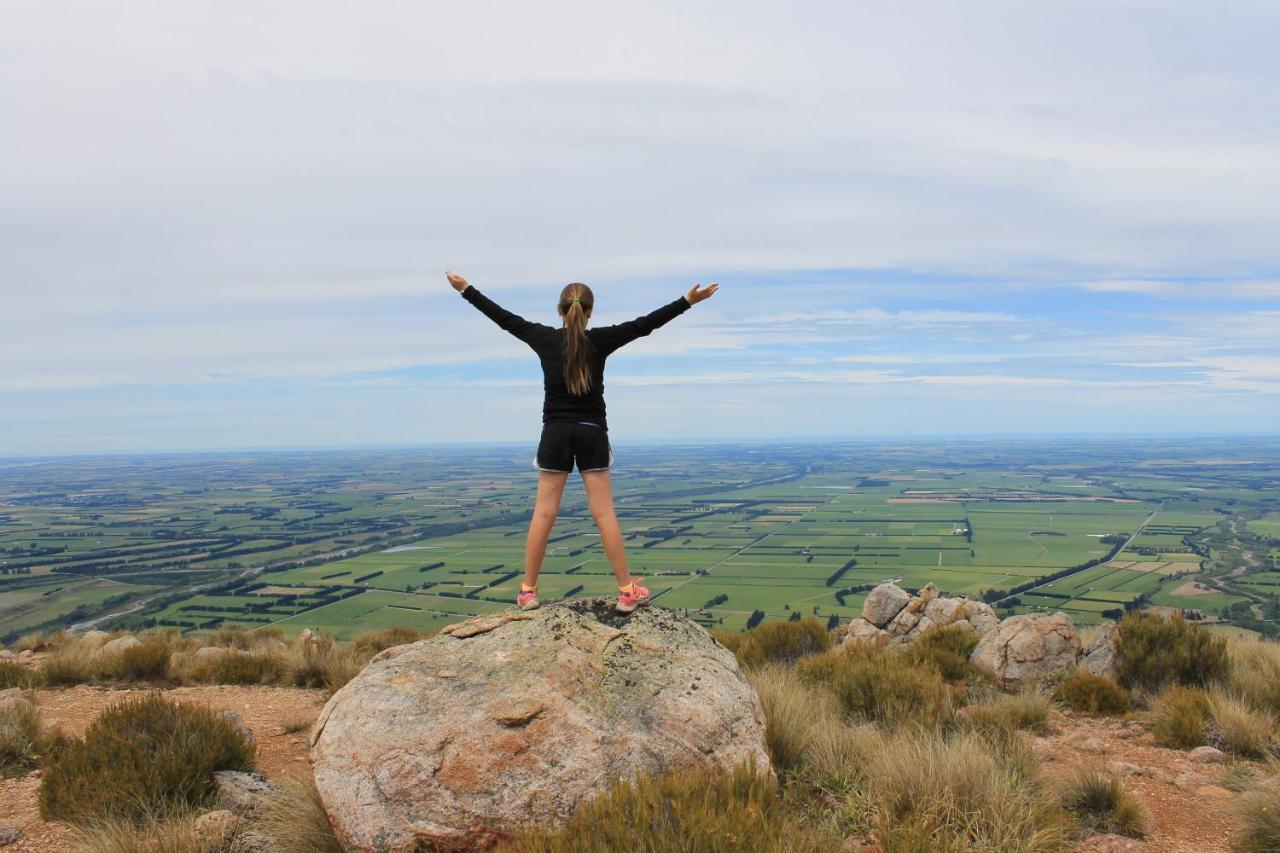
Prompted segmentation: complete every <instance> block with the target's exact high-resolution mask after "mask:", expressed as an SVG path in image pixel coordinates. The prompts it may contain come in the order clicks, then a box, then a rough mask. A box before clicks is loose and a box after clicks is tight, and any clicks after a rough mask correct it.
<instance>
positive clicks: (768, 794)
mask: <svg viewBox="0 0 1280 853" xmlns="http://www.w3.org/2000/svg"><path fill="white" fill-rule="evenodd" d="M840 843H841V839H839V838H838V837H835V836H828V835H825V834H821V833H817V832H814V831H810V830H807V829H806V828H804V827H803V826H800V825H799V824H797V823H796V822H795V821H794V819H793V818H792V814H791V812H790V811H789V810H788V809H787V808H786V804H785V802H784V800H783V798H782V796H781V794H780V793H779V791H778V787H777V784H776V783H775V782H774V781H773V780H772V779H771V778H770V777H769V776H768V775H760V774H757V773H756V772H755V770H754V769H753V768H750V767H740V768H738V769H737V770H735V771H733V772H732V773H724V772H721V771H716V770H713V769H710V768H696V769H689V770H681V771H675V772H672V773H669V774H667V775H664V776H659V777H643V778H640V779H637V780H636V781H635V782H633V783H628V782H622V783H620V784H618V785H616V786H614V787H613V788H611V789H610V790H609V791H608V792H607V793H605V794H604V795H603V796H600V797H598V798H596V799H594V800H591V801H589V802H587V803H586V804H585V805H584V806H583V807H582V808H580V809H579V810H578V813H577V814H576V815H574V816H573V817H572V818H570V819H569V820H568V821H566V822H565V823H564V824H563V825H562V826H560V827H559V828H557V829H555V830H552V831H537V830H534V831H530V832H527V833H524V834H523V835H521V836H519V837H517V838H515V839H513V840H512V841H510V842H508V843H507V844H505V845H503V846H501V847H499V848H498V849H499V850H502V851H506V853H615V851H618V850H651V851H659V850H681V851H689V853H712V851H724V852H725V853H728V851H739V850H741V851H759V853H791V851H798V853H807V851H812V853H817V851H827V850H834V849H838V847H839V846H840Z"/></svg>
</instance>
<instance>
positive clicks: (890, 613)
mask: <svg viewBox="0 0 1280 853" xmlns="http://www.w3.org/2000/svg"><path fill="white" fill-rule="evenodd" d="M910 600H911V594H910V593H908V592H907V591H906V590H905V589H903V588H901V587H900V586H898V585H897V584H893V583H882V584H880V585H879V586H877V587H876V588H875V589H873V590H871V592H870V593H868V594H867V600H866V601H864V602H863V603H862V618H863V619H866V620H867V621H868V622H870V623H871V624H872V625H875V626H876V627H877V628H883V627H884V626H885V625H888V624H889V623H890V622H892V621H893V617H895V616H897V615H898V613H900V612H901V611H902V608H904V607H906V606H907V602H909V601H910Z"/></svg>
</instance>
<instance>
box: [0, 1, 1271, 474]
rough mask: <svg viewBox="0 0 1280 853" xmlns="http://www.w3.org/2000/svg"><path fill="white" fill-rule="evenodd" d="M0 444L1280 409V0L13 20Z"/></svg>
mask: <svg viewBox="0 0 1280 853" xmlns="http://www.w3.org/2000/svg"><path fill="white" fill-rule="evenodd" d="M3 10H4V15H3V16H4V24H3V27H0V364H3V365H4V368H5V369H4V370H3V371H0V455H5V454H30V453H60V452H79V451H100V450H105V451H117V450H168V449H197V448H233V447H280V446H312V445H350V444H358V445H365V444H386V443H393V444H398V443H420V442H456V441H512V442H526V443H530V444H532V443H533V442H535V441H536V437H537V430H538V417H539V408H540V396H541V392H540V385H539V381H540V380H539V377H540V373H539V371H538V367H537V363H536V361H535V360H534V359H533V357H532V355H531V353H530V352H529V351H528V350H527V349H526V348H525V347H524V346H523V345H521V344H520V343H518V342H516V341H514V340H513V339H511V338H509V337H507V336H505V335H504V334H503V333H502V332H501V331H499V330H497V329H496V328H495V327H493V326H492V325H490V324H489V323H488V321H487V320H485V319H484V318H483V317H482V316H481V315H479V314H478V313H477V312H475V311H474V309H472V308H471V307H470V306H469V305H467V304H466V303H465V302H463V301H462V300H461V299H460V298H458V297H457V295H456V294H454V293H453V292H452V291H451V290H450V289H449V288H448V286H447V284H446V283H445V281H444V278H443V275H442V273H443V270H444V269H445V268H446V267H448V266H452V267H454V268H455V269H456V270H458V271H459V272H461V273H463V274H464V275H466V276H468V277H469V278H470V279H471V281H472V282H473V283H475V284H476V285H477V286H478V287H479V288H481V289H482V290H484V291H485V292H486V293H488V294H489V295H491V296H493V297H495V298H496V299H498V300H499V301H500V302H502V303H503V304H505V305H507V307H509V308H511V309H512V310H515V311H517V312H519V313H522V314H525V315H526V316H529V317H530V318H531V319H537V320H540V321H542V322H548V323H550V322H552V321H553V319H554V309H553V303H554V299H555V297H556V295H557V293H558V289H559V288H560V287H561V286H562V285H563V284H564V283H565V282H568V281H574V280H582V281H586V282H588V283H589V284H591V285H592V287H593V288H594V289H595V292H596V297H597V312H596V314H597V316H596V318H595V321H596V322H597V323H611V322H617V321H619V320H623V319H629V318H631V317H634V316H636V315H637V314H640V313H644V312H646V311H648V310H651V309H652V308H655V307H657V306H658V305H660V304H662V303H664V302H667V301H669V300H670V299H672V298H674V297H675V296H677V295H679V294H680V293H682V292H684V290H685V289H687V287H688V286H689V284H691V283H692V282H694V281H719V282H720V283H721V285H722V288H721V292H720V293H719V295H717V296H716V297H715V298H714V299H712V300H711V301H709V302H707V303H704V304H702V305H699V306H698V307H697V308H695V309H694V310H693V311H692V312H690V313H688V314H686V315H685V316H683V317H681V318H680V319H678V320H677V321H675V322H674V323H673V324H672V325H671V326H669V327H667V328H664V329H663V330H661V331H660V332H658V333H657V334H655V335H654V336H653V337H651V338H649V339H647V340H643V341H641V342H638V343H636V344H634V345H633V346H632V347H630V348H628V349H626V350H623V351H622V352H620V353H619V354H618V355H617V356H615V357H614V358H613V359H612V360H611V361H610V368H609V374H608V378H607V383H606V384H607V388H608V400H609V405H610V425H611V433H612V435H613V437H614V442H615V445H624V444H625V442H628V441H631V442H638V441H653V440H663V439H675V440H686V439H697V440H704V439H717V438H725V439H751V438H827V437H846V438H856V437H864V436H865V437H871V436H877V437H879V436H893V435H926V434H1000V433H1008V434H1023V433H1050V432H1051V433H1131V432H1234V431H1239V432H1259V431H1271V432H1274V431H1275V430H1276V425H1277V424H1280V344H1278V343H1277V337H1278V335H1280V239H1277V235H1280V85H1277V84H1278V82H1280V52H1278V51H1277V50H1276V49H1275V46H1276V44H1277V38H1278V37H1280V5H1277V4H1275V3H1273V2H1258V3H1235V2H1223V3H1212V4H1210V3H1198V2H1197V3H1192V2H1170V1H1169V0H1164V2H1105V3H1104V2H1060V3H1041V2H1025V0H1009V2H999V3H991V2H966V3H954V2H937V3H906V2H884V3H867V2H853V3H850V2H839V3H836V2H833V3H803V2H792V3H787V4H782V3H777V2H768V3H756V2H746V0H735V2H732V3H678V4H676V3H670V4H668V3H659V2H648V3H635V2H625V3H624V2H619V3H611V2H599V0H597V2H590V3H585V2H584V3H560V2H554V1H553V0H542V2H539V3H532V4H527V3H488V2H477V0H468V1H467V2H440V0H433V2H430V3H422V2H404V3H392V2H364V3H358V4H357V3H348V2H319V1H318V0H308V2H305V3H303V2H270V0H255V2H228V0H219V2H210V3H199V2H183V0H164V1H163V2H147V0H128V2H122V3H101V2H58V1H57V0H33V2H27V0H8V2H5V3H4V4H3Z"/></svg>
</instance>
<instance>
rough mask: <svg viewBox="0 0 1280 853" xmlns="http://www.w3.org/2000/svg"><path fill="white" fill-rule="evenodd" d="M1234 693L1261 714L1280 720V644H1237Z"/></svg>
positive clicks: (1231, 645)
mask: <svg viewBox="0 0 1280 853" xmlns="http://www.w3.org/2000/svg"><path fill="white" fill-rule="evenodd" d="M1227 648H1228V652H1229V654H1230V657H1231V677H1230V687H1231V693H1232V694H1233V695H1235V696H1238V697H1240V698H1241V699H1243V700H1244V701H1246V702H1248V703H1249V704H1250V705H1252V706H1253V707H1254V708H1256V709H1258V710H1259V711H1265V712H1266V713H1269V714H1271V715H1272V716H1273V717H1280V643H1274V642H1267V641H1263V640H1248V641H1246V640H1233V641H1231V642H1230V643H1229V644H1228V646H1227Z"/></svg>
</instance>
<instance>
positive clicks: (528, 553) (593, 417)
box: [445, 272, 720, 613]
mask: <svg viewBox="0 0 1280 853" xmlns="http://www.w3.org/2000/svg"><path fill="white" fill-rule="evenodd" d="M445 277H446V278H448V279H449V284H451V285H453V289H454V290H456V291H458V292H459V293H461V294H462V298H463V299H465V300H467V301H468V302H470V303H471V304H472V305H474V306H475V307H476V308H478V309H479V310H480V311H481V312H482V313H483V314H484V315H485V316H486V317H488V318H489V319H490V320H492V321H493V322H495V323H497V324H498V326H500V327H501V328H503V329H504V330H506V331H508V332H510V333H511V334H513V335H515V336H516V337H517V338H519V339H520V340H522V341H524V342H525V343H526V344H528V345H529V346H530V347H532V348H533V351H534V352H536V353H537V354H538V358H539V360H541V362H542V380H543V388H544V390H545V392H546V393H545V396H544V399H543V404H542V439H541V441H539V443H538V453H537V455H536V456H535V457H534V460H533V464H534V467H536V468H537V469H538V472H539V473H538V497H537V502H536V503H535V505H534V508H533V518H532V519H531V520H530V522H529V537H528V539H527V540H526V542H525V552H524V583H523V584H521V586H520V594H519V596H517V597H516V603H517V604H519V605H520V608H521V609H523V610H533V609H534V608H536V607H537V606H538V573H539V572H540V571H542V560H543V556H544V555H545V554H546V550H547V539H548V537H550V535H551V528H552V526H553V525H554V524H555V522H556V514H557V513H558V512H559V511H560V499H561V497H562V496H563V495H564V486H565V483H566V482H567V481H568V479H569V474H570V473H572V472H573V466H574V464H575V463H576V464H577V466H578V472H579V473H581V474H582V483H583V485H584V486H585V487H586V490H587V502H588V504H590V506H591V517H592V518H594V519H595V522H596V527H597V528H598V529H599V530H600V541H601V544H603V545H604V552H605V554H606V555H608V557H609V565H611V566H612V567H613V576H614V578H616V579H617V581H618V603H617V605H616V607H617V609H618V611H619V612H621V613H630V612H631V611H633V610H635V609H636V607H638V606H639V605H642V604H648V603H649V590H647V589H645V588H644V587H642V586H640V584H639V581H642V580H644V578H636V579H635V580H633V579H632V578H631V573H630V571H629V570H628V569H627V552H626V549H625V548H624V546H623V544H622V529H621V528H620V527H619V526H618V517H617V515H616V514H615V513H614V509H613V484H612V482H611V480H610V477H609V469H610V468H611V467H612V466H613V453H612V451H611V450H610V449H609V432H608V430H609V427H608V423H607V422H606V421H605V408H604V362H605V359H607V358H608V357H609V356H610V355H611V354H612V353H613V352H615V351H616V350H618V349H619V348H621V347H623V346H626V345H627V344H629V343H631V342H632V341H634V340H635V339H636V338H639V337H643V336H645V335H647V334H649V333H650V332H652V331H653V330H654V329H657V328H658V327H659V326H662V325H664V324H666V323H668V322H669V321H671V320H673V319H675V318H676V317H678V316H679V315H681V314H683V313H684V312H685V311H688V310H689V308H690V307H692V306H694V305H696V304H698V303H699V302H701V301H702V300H704V299H708V298H710V297H711V295H712V294H714V293H715V292H716V290H717V289H718V288H719V287H720V286H719V285H718V284H711V285H708V286H707V287H702V286H701V285H697V284H695V285H694V286H693V287H692V288H691V289H690V290H689V292H688V293H686V294H685V295H684V296H681V297H680V298H679V299H676V300H675V301H674V302H671V303H669V304H667V305H664V306H662V307H661V308H659V309H658V310H657V311H654V312H653V313H652V314H646V315H645V316H643V317H637V318H636V319H634V320H632V321H631V322H629V323H620V324H618V325H617V326H604V327H602V328H598V329H588V328H587V321H589V320H590V319H591V309H592V308H593V307H594V306H595V297H594V296H593V295H592V293H591V288H589V287H587V286H586V285H585V284H577V283H574V284H570V285H568V286H567V287H565V289H564V290H562V291H561V292H560V302H559V304H558V305H557V306H556V307H557V310H558V311H559V314H560V319H561V323H562V327H561V328H559V329H554V328H552V327H550V326H544V325H542V324H540V323H532V322H530V321H528V320H526V319H524V318H523V317H518V316H516V315H515V314H512V313H511V312H510V311H507V310H505V309H503V308H501V307H500V306H498V305H497V304H496V303H494V302H493V300H491V299H489V298H488V297H486V296H485V295H484V294H482V293H480V291H478V290H476V289H475V288H474V287H472V286H471V285H470V284H468V283H467V280H466V279H465V278H463V277H462V276H460V275H456V274H454V273H453V272H446V273H445Z"/></svg>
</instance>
